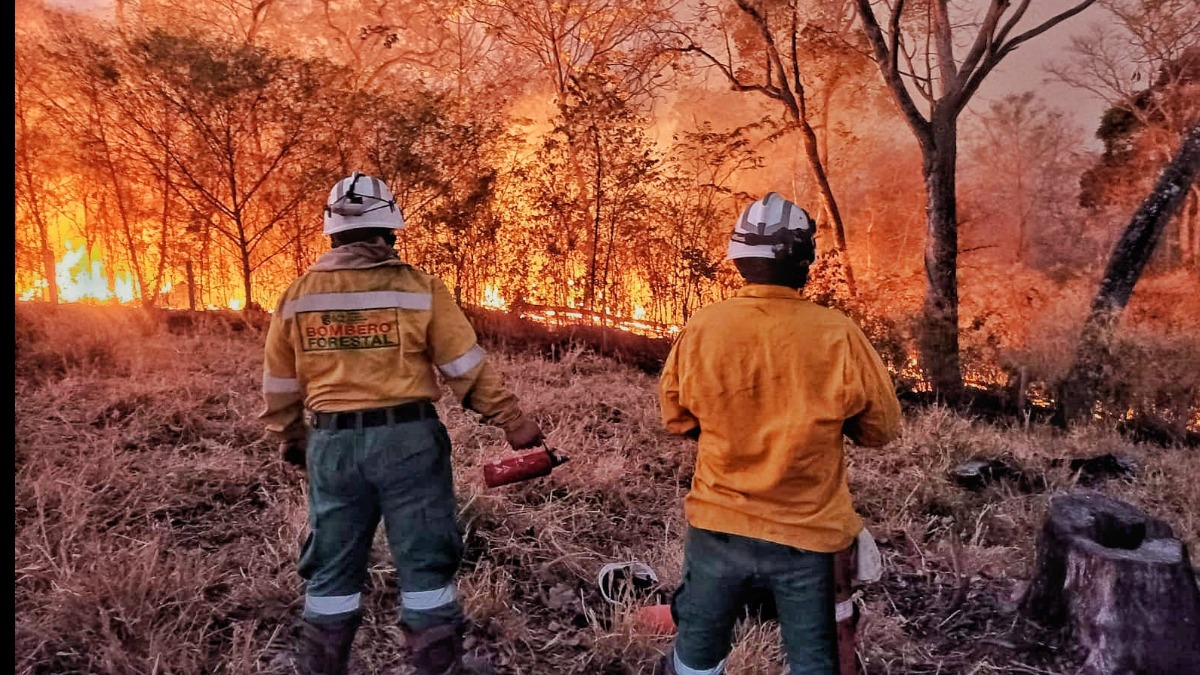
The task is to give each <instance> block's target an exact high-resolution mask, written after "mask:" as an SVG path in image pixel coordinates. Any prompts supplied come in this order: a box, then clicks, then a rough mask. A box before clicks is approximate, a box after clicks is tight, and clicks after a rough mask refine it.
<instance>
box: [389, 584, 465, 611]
mask: <svg viewBox="0 0 1200 675" xmlns="http://www.w3.org/2000/svg"><path fill="white" fill-rule="evenodd" d="M456 598H458V592H457V591H456V590H455V587H454V584H446V585H445V586H443V587H441V588H436V589H434V590H432V591H403V592H401V593H400V605H401V606H402V607H404V609H412V610H416V611H418V612H420V611H426V610H430V609H436V608H438V607H441V606H442V605H448V604H450V603H452V602H454V600H455V599H456Z"/></svg>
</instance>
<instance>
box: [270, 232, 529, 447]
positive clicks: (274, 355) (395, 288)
mask: <svg viewBox="0 0 1200 675" xmlns="http://www.w3.org/2000/svg"><path fill="white" fill-rule="evenodd" d="M263 356H264V358H263V383H262V391H263V398H264V401H265V404H266V405H265V409H264V410H263V411H262V412H261V413H260V415H259V418H260V419H262V420H263V421H264V423H265V426H266V430H267V433H268V434H270V435H272V436H274V437H276V438H279V439H299V438H303V437H304V434H305V433H306V428H305V425H304V409H305V408H308V409H309V410H312V411H316V412H342V411H347V410H362V409H366V408H380V407H386V406H393V405H397V404H400V403H405V402H409V401H417V400H422V399H423V400H429V401H436V400H437V399H438V398H440V396H441V388H440V387H439V385H438V381H437V378H436V376H435V374H434V369H435V368H436V369H437V371H439V372H440V373H441V375H442V376H443V378H445V381H446V383H447V384H448V385H449V386H450V389H451V391H453V392H454V394H455V395H456V396H457V397H458V399H459V400H460V401H461V402H462V405H463V406H464V407H465V408H467V409H469V410H474V411H476V412H478V413H480V414H481V415H482V417H483V421H484V422H486V423H489V424H493V425H495V426H498V427H501V428H503V429H504V430H506V431H508V430H512V429H515V428H516V427H518V426H520V424H521V423H522V421H523V419H524V418H523V415H522V412H521V409H520V407H519V405H518V402H517V399H516V397H515V396H514V395H513V394H512V393H510V392H509V391H507V390H506V389H505V388H504V386H503V385H502V383H501V381H500V378H499V375H498V373H497V372H496V371H495V370H494V369H493V368H492V366H491V365H490V364H489V363H488V360H487V358H486V355H485V353H484V351H483V349H482V348H481V347H480V346H479V345H478V344H477V343H476V339H475V331H474V329H472V327H471V324H470V323H469V322H468V320H467V318H466V316H465V315H464V314H463V312H462V309H461V308H459V306H458V304H457V303H456V302H455V301H454V297H453V296H452V295H451V294H450V292H449V291H448V290H447V289H446V286H445V285H444V284H443V283H442V282H441V280H439V279H438V278H436V277H434V276H432V275H430V274H427V273H425V272H423V271H421V270H419V269H417V268H416V267H413V266H411V265H408V264H405V263H403V262H401V261H400V260H399V259H398V258H396V256H395V253H394V252H393V250H392V249H391V247H389V246H387V245H386V244H384V243H383V242H382V240H375V241H374V242H371V243H355V244H348V245H345V246H341V247H338V248H335V249H333V250H331V251H329V252H328V253H326V254H325V255H323V256H322V257H321V258H320V259H319V260H318V261H317V263H315V264H314V265H313V266H312V267H311V268H309V270H308V271H307V272H305V273H304V274H303V275H302V276H300V277H299V278H297V279H296V280H295V281H293V282H292V284H291V285H290V286H289V287H288V289H287V290H286V291H284V293H283V295H282V296H281V297H280V298H279V302H278V303H277V304H276V306H275V313H274V315H273V316H272V317H271V325H270V328H269V329H268V331H267V341H266V346H265V348H264V355H263Z"/></svg>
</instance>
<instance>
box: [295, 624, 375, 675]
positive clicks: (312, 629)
mask: <svg viewBox="0 0 1200 675" xmlns="http://www.w3.org/2000/svg"><path fill="white" fill-rule="evenodd" d="M361 623H362V616H361V615H358V614H356V615H354V616H353V617H351V618H349V619H346V620H344V621H339V622H337V623H313V622H310V621H305V622H304V627H303V629H302V631H301V641H300V672H301V673H303V675H346V671H347V669H348V668H349V666H350V647H351V645H353V644H354V634H355V633H356V632H357V631H358V626H359V624H361Z"/></svg>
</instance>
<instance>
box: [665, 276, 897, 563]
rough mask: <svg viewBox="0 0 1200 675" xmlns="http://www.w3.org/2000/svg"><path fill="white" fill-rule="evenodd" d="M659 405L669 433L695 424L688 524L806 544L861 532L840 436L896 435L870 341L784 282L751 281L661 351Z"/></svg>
mask: <svg viewBox="0 0 1200 675" xmlns="http://www.w3.org/2000/svg"><path fill="white" fill-rule="evenodd" d="M659 404H660V407H661V412H662V419H663V422H664V424H665V425H666V427H667V430H668V431H670V432H672V433H676V434H685V433H689V432H694V431H695V430H696V428H697V427H699V429H700V438H699V445H698V448H697V455H696V470H695V474H694V476H693V479H692V488H691V491H690V492H689V493H688V495H687V497H686V499H685V511H686V513H687V518H688V522H689V523H691V524H692V525H693V526H695V527H699V528H703V529H707V530H715V531H718V532H728V533H731V534H738V535H742V536H747V537H755V538H758V539H765V540H767V541H773V542H776V543H780V544H787V545H789V546H795V547H798V548H803V549H807V550H810V551H820V552H828V553H831V552H835V551H839V550H841V549H844V548H846V547H847V546H849V545H850V543H851V541H852V540H853V539H854V537H855V536H856V535H857V534H858V532H859V531H860V530H861V529H862V519H861V518H860V517H859V516H858V515H857V514H856V513H855V511H854V506H853V504H852V501H851V498H850V490H849V487H848V486H847V483H846V468H845V460H844V450H843V446H842V435H843V434H846V435H848V436H850V438H851V439H852V440H854V441H855V442H857V443H859V444H860V445H867V446H879V445H884V444H886V443H888V442H890V441H891V440H893V439H894V438H896V436H898V435H899V431H900V402H899V401H898V400H897V398H896V394H895V390H894V389H893V387H892V381H891V377H890V375H889V374H888V372H887V369H886V367H885V366H884V364H883V361H882V360H881V359H880V358H879V354H878V353H876V351H875V349H874V347H872V346H871V343H870V342H869V341H868V340H867V337H866V336H865V335H864V334H863V333H862V331H861V330H860V329H859V328H858V326H856V325H855V324H854V322H853V321H851V320H850V319H849V318H848V317H846V316H845V315H843V314H842V313H840V312H838V311H836V310H833V309H828V308H825V307H821V306H819V305H815V304H813V303H811V302H809V301H807V300H804V299H802V298H801V297H800V295H799V293H797V292H796V291H793V290H791V289H788V288H785V287H783V286H768V285H748V286H746V287H745V288H743V289H741V291H739V292H738V293H737V295H736V296H735V297H733V298H730V299H728V300H725V301H722V302H718V303H716V304H713V305H709V306H707V307H704V308H702V309H700V310H699V311H698V312H696V314H695V315H694V316H693V317H692V319H691V320H690V321H689V322H688V324H687V326H685V327H684V329H683V331H682V332H681V333H680V335H679V337H678V339H677V340H676V342H675V344H674V345H673V346H672V348H671V352H670V354H669V355H668V357H667V361H666V364H665V366H664V368H663V373H662V376H661V379H660V383H659Z"/></svg>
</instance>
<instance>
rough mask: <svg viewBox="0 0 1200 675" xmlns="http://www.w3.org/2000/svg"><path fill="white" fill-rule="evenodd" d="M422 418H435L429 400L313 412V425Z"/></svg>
mask: <svg viewBox="0 0 1200 675" xmlns="http://www.w3.org/2000/svg"><path fill="white" fill-rule="evenodd" d="M424 419H437V409H436V408H434V407H433V404H432V403H430V402H429V401H412V402H410V403H401V404H400V405H394V406H392V407H390V408H368V409H367V410H347V411H346V412H317V413H313V427H315V428H317V429H322V430H330V431H336V430H338V429H362V428H364V427H381V426H384V425H385V424H386V425H389V426H390V425H392V424H403V423H404V422H416V421H418V420H424Z"/></svg>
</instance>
